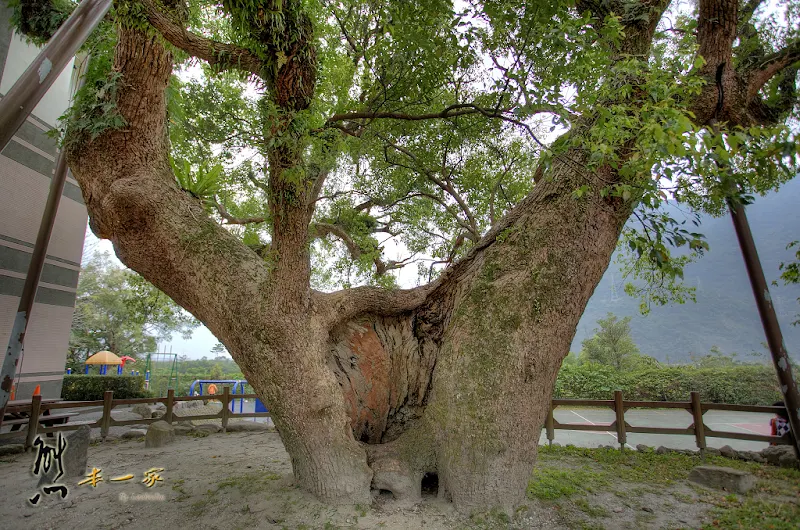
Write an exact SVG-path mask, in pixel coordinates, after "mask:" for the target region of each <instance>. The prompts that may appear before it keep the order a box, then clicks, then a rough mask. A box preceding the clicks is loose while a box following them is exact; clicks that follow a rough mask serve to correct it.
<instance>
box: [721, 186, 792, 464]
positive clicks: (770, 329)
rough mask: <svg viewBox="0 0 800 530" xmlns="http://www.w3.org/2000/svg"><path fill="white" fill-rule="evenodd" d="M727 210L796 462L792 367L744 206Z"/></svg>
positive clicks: (732, 204)
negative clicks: (776, 379)
mask: <svg viewBox="0 0 800 530" xmlns="http://www.w3.org/2000/svg"><path fill="white" fill-rule="evenodd" d="M728 207H729V208H730V211H731V219H732V220H733V227H734V229H735V230H736V237H737V239H738V240H739V247H741V249H742V257H743V258H744V264H745V267H747V275H748V276H749V277H750V285H751V286H752V287H753V295H754V296H755V297H756V306H757V307H758V313H759V315H760V316H761V324H762V325H763V326H764V333H765V334H766V336H767V344H768V345H769V351H770V353H771V354H772V362H773V363H774V364H775V371H776V372H777V373H778V382H779V383H780V385H781V393H782V394H783V402H784V404H785V405H786V411H787V412H788V416H789V426H790V427H791V436H792V439H793V440H794V452H795V456H797V458H798V459H800V395H798V390H797V383H796V382H795V378H794V375H793V374H792V364H791V362H790V360H789V355H788V353H787V352H786V344H785V343H784V342H783V334H782V333H781V326H780V324H779V323H778V316H777V315H776V313H775V307H774V306H773V305H772V297H771V296H770V294H769V287H768V286H767V280H766V278H765V277H764V269H763V268H762V267H761V261H760V260H759V259H758V251H757V250H756V244H755V241H754V240H753V233H752V232H751V231H750V223H748V222H747V215H746V214H745V212H744V205H743V204H742V203H741V202H740V201H736V200H735V199H733V198H731V197H730V196H729V197H728Z"/></svg>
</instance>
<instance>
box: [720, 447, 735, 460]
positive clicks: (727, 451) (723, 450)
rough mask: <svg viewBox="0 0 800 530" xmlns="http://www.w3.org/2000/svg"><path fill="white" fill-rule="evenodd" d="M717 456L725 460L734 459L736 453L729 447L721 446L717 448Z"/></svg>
mask: <svg viewBox="0 0 800 530" xmlns="http://www.w3.org/2000/svg"><path fill="white" fill-rule="evenodd" d="M719 454H720V455H722V456H724V457H725V458H736V454H737V453H736V451H735V450H734V449H733V447H731V446H730V445H723V446H722V447H720V448H719Z"/></svg>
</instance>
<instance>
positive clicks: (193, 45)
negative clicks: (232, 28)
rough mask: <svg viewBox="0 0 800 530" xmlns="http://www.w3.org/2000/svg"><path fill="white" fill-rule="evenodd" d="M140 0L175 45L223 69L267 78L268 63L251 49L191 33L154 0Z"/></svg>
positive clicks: (158, 28)
mask: <svg viewBox="0 0 800 530" xmlns="http://www.w3.org/2000/svg"><path fill="white" fill-rule="evenodd" d="M141 2H142V5H143V6H144V7H145V9H146V11H147V20H148V21H149V22H150V24H152V25H153V27H154V28H156V29H157V30H158V31H159V32H160V33H161V35H163V36H164V38H165V39H166V40H167V41H168V42H169V43H170V44H172V45H173V46H176V47H178V48H180V49H181V50H183V51H185V52H186V53H188V54H189V55H192V56H193V57H197V58H198V59H202V60H204V61H206V62H207V63H208V64H210V65H211V66H212V67H215V68H218V69H220V70H232V69H236V70H242V71H244V72H249V73H251V74H253V75H255V76H258V77H259V78H261V79H264V80H265V81H266V80H267V79H265V78H266V76H265V75H264V71H265V67H266V65H265V64H264V62H263V61H262V60H261V59H259V58H258V57H257V56H256V55H255V54H253V53H252V52H251V51H250V50H247V49H245V48H242V47H240V46H236V45H234V44H227V43H224V42H218V41H215V40H212V39H208V38H206V37H202V36H200V35H197V34H195V33H192V32H191V31H188V30H187V29H186V28H184V27H183V26H181V25H179V24H178V23H176V22H175V21H174V20H172V18H170V17H169V16H168V15H167V14H165V13H164V12H162V11H161V10H160V9H159V8H158V7H156V4H155V3H154V2H153V0H141Z"/></svg>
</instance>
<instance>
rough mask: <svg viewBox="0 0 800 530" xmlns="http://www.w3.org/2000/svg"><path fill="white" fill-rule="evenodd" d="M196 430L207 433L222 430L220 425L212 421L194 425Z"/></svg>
mask: <svg viewBox="0 0 800 530" xmlns="http://www.w3.org/2000/svg"><path fill="white" fill-rule="evenodd" d="M195 430H196V431H201V432H207V433H212V434H213V433H218V432H220V431H221V430H222V427H221V426H220V425H214V424H213V423H203V424H201V425H197V426H195Z"/></svg>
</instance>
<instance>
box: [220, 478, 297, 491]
mask: <svg viewBox="0 0 800 530" xmlns="http://www.w3.org/2000/svg"><path fill="white" fill-rule="evenodd" d="M279 478H281V476H280V475H278V474H276V473H245V474H244V475H233V476H230V477H228V478H226V479H224V480H222V481H220V482H219V483H218V484H217V490H218V491H219V490H221V489H224V488H235V489H238V490H239V491H240V492H241V493H242V494H248V493H257V492H259V491H264V490H265V489H267V487H268V485H269V483H270V482H272V481H275V480H278V479H279Z"/></svg>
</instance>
